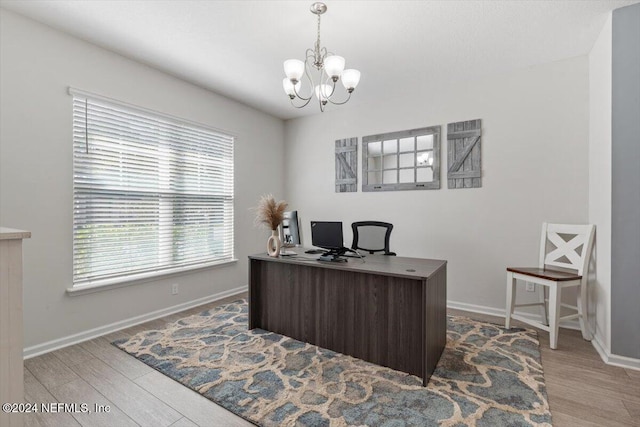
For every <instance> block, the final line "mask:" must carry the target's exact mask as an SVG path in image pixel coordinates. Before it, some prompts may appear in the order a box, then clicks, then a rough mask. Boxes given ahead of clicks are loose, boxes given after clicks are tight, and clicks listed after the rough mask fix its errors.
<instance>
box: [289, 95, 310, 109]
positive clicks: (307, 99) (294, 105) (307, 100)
mask: <svg viewBox="0 0 640 427" xmlns="http://www.w3.org/2000/svg"><path fill="white" fill-rule="evenodd" d="M298 99H302V98H298ZM309 102H311V98H310V97H309V98H306V102H305V103H304V104H302V105H299V106H298V105H296V104H294V103H293V99H291V105H292V106H293V107H294V108H304V107H306V106H307V105H308V104H309Z"/></svg>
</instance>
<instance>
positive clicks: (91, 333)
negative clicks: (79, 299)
mask: <svg viewBox="0 0 640 427" xmlns="http://www.w3.org/2000/svg"><path fill="white" fill-rule="evenodd" d="M246 291H247V286H241V287H238V288H234V289H230V290H228V291H223V292H219V293H217V294H214V295H209V296H206V297H203V298H198V299H196V300H193V301H188V302H185V303H182V304H178V305H174V306H171V307H167V308H163V309H160V310H156V311H152V312H150V313H146V314H142V315H140V316H135V317H131V318H129V319H125V320H121V321H118V322H114V323H111V324H109V325H104V326H100V327H98V328H93V329H89V330H87V331H84V332H80V333H77V334H73V335H69V336H66V337H63V338H58V339H55V340H52V341H47V342H45V343H42V344H37V345H34V346H31V347H27V348H25V349H24V353H23V354H24V358H25V359H30V358H32V357H36V356H39V355H41V354H45V353H49V352H51V351H54V350H58V349H60V348H63V347H68V346H70V345H74V344H78V343H81V342H83V341H88V340H91V339H94V338H97V337H100V336H102V335H106V334H110V333H112V332H116V331H119V330H121V329H126V328H129V327H131V326H135V325H139V324H140V323H145V322H148V321H150V320H154V319H159V318H161V317H164V316H168V315H170V314H174V313H178V312H180V311H184V310H188V309H190V308H193V307H197V306H199V305H202V304H207V303H210V302H213V301H217V300H221V299H223V298H227V297H230V296H233V295H237V294H241V293H243V292H246ZM447 307H448V308H453V309H457V310H463V311H469V312H472V313H480V314H488V315H491V316H496V317H501V318H504V316H505V313H504V309H500V308H495V307H487V306H483V305H476V304H467V303H463V302H457V301H447ZM516 313H518V314H520V315H521V316H524V317H527V318H531V319H532V320H539V318H540V316H538V315H535V314H532V313H522V312H516ZM561 325H562V326H563V327H566V328H570V329H580V325H579V323H578V321H577V320H571V321H565V322H562V323H561ZM591 344H593V347H595V349H596V351H597V352H598V354H599V355H600V357H601V358H602V360H603V361H604V363H606V364H608V365H613V366H619V367H622V368H628V369H634V370H640V359H634V358H631V357H625V356H618V355H616V354H611V353H610V352H609V350H608V349H606V348H605V346H604V345H603V344H602V343H601V342H600V339H599V337H597V336H596V337H594V339H593V340H592V341H591Z"/></svg>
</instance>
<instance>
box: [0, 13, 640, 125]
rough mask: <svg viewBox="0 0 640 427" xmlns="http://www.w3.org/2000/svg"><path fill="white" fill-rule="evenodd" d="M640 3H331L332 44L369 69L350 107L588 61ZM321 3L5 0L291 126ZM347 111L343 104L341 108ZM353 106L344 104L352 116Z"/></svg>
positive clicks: (326, 30)
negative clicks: (288, 90)
mask: <svg viewBox="0 0 640 427" xmlns="http://www.w3.org/2000/svg"><path fill="white" fill-rule="evenodd" d="M638 1H640V0H626V1H617V0H616V1H614V0H605V1H599V0H593V1H560V0H555V1H367V2H365V1H347V0H327V1H325V3H326V4H327V7H328V10H327V13H325V14H324V15H323V16H322V33H321V34H322V44H323V46H326V47H327V49H328V50H329V51H332V52H334V53H336V54H339V55H341V56H344V57H345V58H346V60H347V68H357V69H359V70H360V71H361V72H362V80H361V82H360V85H359V86H358V88H357V89H356V91H355V92H354V95H353V98H352V100H351V101H350V104H353V105H357V104H365V103H373V102H381V101H382V100H385V99H389V98H391V97H397V96H411V94H412V93H415V92H419V91H417V89H418V88H420V87H424V85H425V82H428V83H430V84H433V83H434V82H440V81H443V80H450V79H458V80H460V79H469V78H473V77H475V76H482V75H488V74H494V73H501V72H508V71H510V70H514V69H518V68H524V67H528V66H531V65H535V64H541V63H546V62H552V61H556V60H560V59H565V58H570V57H573V56H578V55H584V54H586V53H588V52H589V50H590V49H591V47H592V46H593V43H594V41H595V39H596V37H597V36H598V34H599V32H600V30H601V28H602V25H603V24H604V21H605V19H606V13H607V12H608V11H610V10H613V9H616V8H619V7H622V6H626V5H629V4H633V3H637V2H638ZM311 3H312V1H311V0H309V1H300V0H295V1H190V0H183V1H179V0H174V1H156V0H148V1H95V0H92V1H88V0H85V1H77V0H46V1H17V0H0V5H1V6H2V7H4V8H6V9H9V10H12V11H15V12H17V13H20V14H22V15H25V16H28V17H31V18H33V19H35V20H38V21H41V22H43V23H45V24H48V25H51V26H52V27H55V28H58V29H60V30H63V31H65V32H68V33H70V34H73V35H75V36H77V37H80V38H82V39H85V40H88V41H90V42H92V43H95V44H97V45H99V46H103V47H105V48H107V49H110V50H112V51H115V52H118V53H120V54H122V55H125V56H127V57H130V58H133V59H136V60H138V61H141V62H144V63H146V64H149V65H151V66H153V67H155V68H158V69H160V70H163V71H165V72H168V73H170V74H173V75H175V76H178V77H180V78H183V79H185V80H188V81H191V82H193V83H196V84H198V85H200V86H202V87H204V88H207V89H210V90H212V91H214V92H217V93H220V94H222V95H225V96H227V97H229V98H233V99H236V100H239V101H241V102H243V103H245V104H248V105H251V106H253V107H255V108H258V109H260V110H263V111H265V112H267V113H269V114H272V115H274V116H277V117H280V118H283V119H289V118H293V117H300V116H304V115H309V114H317V113H319V110H318V107H317V105H309V106H307V107H306V108H304V109H301V110H298V109H295V108H293V107H291V105H290V103H289V99H288V97H287V96H286V95H285V94H284V92H283V90H282V79H283V77H284V72H283V69H282V62H283V61H284V60H285V59H289V58H298V59H303V56H304V53H305V51H306V49H307V48H311V47H312V46H313V43H314V42H315V37H316V17H315V15H312V14H311V12H309V6H310V5H311ZM334 108H340V107H334ZM342 108H344V107H342Z"/></svg>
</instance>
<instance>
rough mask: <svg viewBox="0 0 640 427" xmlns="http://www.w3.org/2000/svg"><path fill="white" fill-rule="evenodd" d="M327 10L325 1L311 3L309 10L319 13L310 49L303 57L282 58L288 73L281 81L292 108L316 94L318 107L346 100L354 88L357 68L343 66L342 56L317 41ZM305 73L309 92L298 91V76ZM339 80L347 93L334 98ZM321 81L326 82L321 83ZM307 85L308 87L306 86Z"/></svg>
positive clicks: (321, 109)
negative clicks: (340, 98) (313, 40)
mask: <svg viewBox="0 0 640 427" xmlns="http://www.w3.org/2000/svg"><path fill="white" fill-rule="evenodd" d="M326 11H327V6H326V5H325V4H324V3H319V2H318V3H313V4H312V5H311V13H313V14H314V15H316V16H317V17H318V36H317V39H316V42H315V44H314V47H313V49H307V52H306V58H305V60H304V61H300V60H298V59H288V60H286V61H284V73H285V75H286V76H287V77H286V78H285V79H284V80H283V81H282V88H283V89H284V92H285V93H286V94H287V96H288V97H289V99H290V101H291V105H293V106H294V107H295V108H304V107H305V106H306V105H308V104H309V102H311V99H313V95H314V94H315V96H316V99H317V100H318V105H319V106H320V111H324V107H325V105H327V103H329V102H330V103H331V104H334V105H342V104H346V103H347V102H348V101H349V100H350V99H351V93H352V92H353V91H354V90H355V88H356V86H358V83H359V82H360V71H358V70H353V69H349V70H345V69H344V66H345V59H344V58H343V57H342V56H338V55H334V54H333V53H332V52H329V51H327V48H326V47H321V44H320V15H322V14H323V13H325V12H326ZM303 77H306V80H307V82H306V83H305V85H304V86H305V92H306V93H308V92H307V90H309V89H310V90H311V93H309V94H308V95H304V94H301V93H300V89H301V84H300V83H301V80H302V78H303ZM338 80H342V85H343V86H344V88H345V89H346V91H347V93H346V96H345V97H344V99H343V100H341V101H338V100H335V99H334V95H335V88H336V83H337V81H338ZM322 82H324V83H325V84H322ZM307 88H308V89H307ZM296 99H297V100H300V101H298V102H300V103H301V104H300V105H296V103H295V102H294V101H295V100H296Z"/></svg>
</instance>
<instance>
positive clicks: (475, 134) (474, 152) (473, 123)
mask: <svg viewBox="0 0 640 427" xmlns="http://www.w3.org/2000/svg"><path fill="white" fill-rule="evenodd" d="M481 138H482V120H481V119H477V120H468V121H465V122H456V123H449V124H448V125H447V164H448V165H449V169H448V171H447V180H448V183H447V186H448V188H479V187H482V162H481V160H482V157H481V155H482V150H481Z"/></svg>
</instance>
